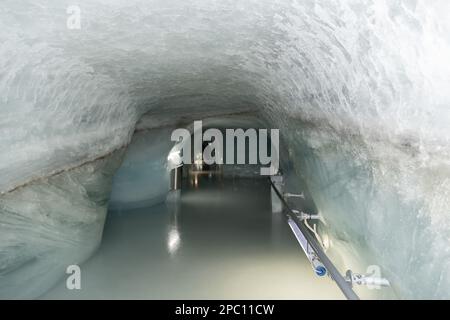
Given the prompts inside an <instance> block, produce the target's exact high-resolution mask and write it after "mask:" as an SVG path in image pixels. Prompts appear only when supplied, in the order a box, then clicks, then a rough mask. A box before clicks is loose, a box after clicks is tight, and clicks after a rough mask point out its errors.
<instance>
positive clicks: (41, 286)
mask: <svg viewBox="0 0 450 320" xmlns="http://www.w3.org/2000/svg"><path fill="white" fill-rule="evenodd" d="M122 157H123V150H122V151H117V152H115V153H114V154H113V155H110V156H109V157H107V158H105V159H102V160H97V161H95V162H92V163H88V164H85V165H83V166H82V167H79V168H76V169H73V170H71V171H69V172H63V173H60V174H57V175H54V176H52V177H49V178H44V179H39V180H37V181H34V182H33V183H31V184H29V185H27V186H26V187H23V188H19V189H17V190H15V191H13V192H10V193H8V194H6V195H3V196H2V197H1V198H0V299H5V298H7V299H11V298H35V297H37V296H39V295H40V294H42V293H44V292H45V291H47V290H48V289H49V287H51V286H52V285H53V284H54V283H55V282H56V281H57V280H58V279H59V278H60V277H62V275H64V273H65V271H66V268H67V266H69V265H71V264H80V263H81V262H83V261H84V260H86V259H87V258H88V257H89V256H90V255H91V254H92V252H93V251H94V250H95V249H96V248H97V246H98V245H99V243H100V240H101V237H102V232H103V225H104V222H105V218H106V210H107V203H108V197H109V192H110V190H111V183H112V176H113V174H114V172H115V171H116V170H117V168H118V166H119V165H120V162H121V159H122Z"/></svg>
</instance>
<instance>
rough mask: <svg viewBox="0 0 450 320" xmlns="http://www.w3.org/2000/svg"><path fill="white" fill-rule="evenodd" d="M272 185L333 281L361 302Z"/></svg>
mask: <svg viewBox="0 0 450 320" xmlns="http://www.w3.org/2000/svg"><path fill="white" fill-rule="evenodd" d="M269 181H270V184H271V186H272V188H273V190H274V191H275V193H276V194H277V196H278V198H280V200H281V202H282V203H283V205H284V206H285V207H286V209H287V211H288V212H287V215H288V216H289V217H290V218H291V219H292V220H293V221H294V222H295V223H296V225H297V226H298V228H299V229H300V231H301V232H302V233H303V235H304V236H305V238H306V240H307V241H308V242H309V244H310V245H311V247H312V248H313V250H314V252H315V253H316V254H317V256H318V257H319V259H320V261H321V262H322V264H323V265H324V266H325V268H326V269H327V271H328V273H329V274H330V276H331V279H333V280H334V281H335V282H336V284H337V285H338V287H339V289H341V291H342V293H343V294H344V295H345V297H346V298H347V299H349V300H359V297H358V295H357V294H356V293H355V292H354V291H353V289H352V287H351V284H349V283H348V282H347V281H346V280H345V278H344V277H343V276H342V275H341V274H340V272H339V271H338V269H337V268H336V267H335V266H334V264H333V262H331V260H330V259H328V257H327V255H326V254H325V252H324V251H323V250H322V246H321V245H320V244H319V243H318V242H317V239H316V238H315V237H313V235H312V234H311V233H310V232H309V231H308V229H307V228H306V226H305V225H304V224H303V223H302V221H301V220H300V219H299V218H298V217H297V215H296V214H295V213H294V212H293V210H292V209H291V207H290V206H289V204H288V203H287V201H286V200H285V199H284V197H283V195H282V194H281V193H280V191H279V190H278V189H277V187H276V186H275V184H274V183H273V181H272V179H270V178H269Z"/></svg>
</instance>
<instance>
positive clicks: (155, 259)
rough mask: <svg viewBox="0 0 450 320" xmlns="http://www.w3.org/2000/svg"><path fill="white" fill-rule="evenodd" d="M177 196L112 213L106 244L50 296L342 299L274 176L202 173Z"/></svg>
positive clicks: (49, 296)
mask: <svg viewBox="0 0 450 320" xmlns="http://www.w3.org/2000/svg"><path fill="white" fill-rule="evenodd" d="M185 187H186V188H184V189H182V192H181V196H180V198H179V201H178V202H175V201H172V202H168V203H167V204H162V205H158V206H154V207H150V208H142V209H135V210H129V211H123V212H115V213H110V214H109V217H108V219H107V223H106V225H105V229H104V236H103V241H102V244H101V246H100V248H99V250H98V252H97V254H95V255H94V256H93V257H92V258H91V259H90V260H89V261H87V262H86V263H84V264H83V265H82V266H81V272H82V280H81V286H82V289H81V290H68V289H66V287H65V280H64V281H61V283H59V284H58V285H57V286H56V287H55V288H53V289H52V290H50V292H48V293H47V294H46V295H44V296H43V298H47V299H80V298H81V299H342V298H343V296H342V294H341V293H340V291H339V289H338V288H337V287H336V286H335V284H334V283H333V282H332V281H331V280H330V279H328V278H317V277H316V276H315V275H314V273H313V271H312V270H311V267H310V265H309V263H308V261H307V259H306V258H305V257H304V256H303V253H302V251H301V249H300V247H299V246H298V244H297V242H296V240H295V238H294V236H293V235H292V234H291V232H290V230H289V227H288V225H287V224H286V223H285V221H284V218H283V217H282V216H281V215H280V214H272V212H271V203H270V186H269V184H268V181H267V179H236V180H235V179H224V180H216V179H215V178H214V177H208V176H205V177H199V180H198V183H197V187H195V186H194V187H189V186H188V185H186V186H185Z"/></svg>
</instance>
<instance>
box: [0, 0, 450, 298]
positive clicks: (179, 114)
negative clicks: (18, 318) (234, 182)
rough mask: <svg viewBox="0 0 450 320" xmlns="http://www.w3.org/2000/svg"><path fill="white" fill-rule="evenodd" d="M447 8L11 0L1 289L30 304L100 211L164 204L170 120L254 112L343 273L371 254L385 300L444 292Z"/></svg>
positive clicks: (392, 0)
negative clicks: (279, 145) (275, 135)
mask: <svg viewBox="0 0 450 320" xmlns="http://www.w3.org/2000/svg"><path fill="white" fill-rule="evenodd" d="M448 12H450V2H448V1H446V0H435V1H423V0H383V1H378V0H377V1H374V0H350V1H338V0H283V1H270V0H245V1H237V0H220V1H218V0H209V1H206V0H205V1H203V0H184V1H177V0H170V1H167V0H164V1H162V0H150V1H143V0H126V1H122V0H114V1H106V0H89V1H88V0H77V1H72V0H70V1H69V0H58V1H51V0H47V1H45V0H33V1H31V0H24V1H20V2H18V1H13V0H3V1H2V4H1V6H0V39H1V40H0V93H1V96H0V99H1V100H0V101H1V103H0V104H1V108H0V146H1V149H2V152H1V153H0V177H1V178H0V192H1V195H0V298H7V299H9V298H37V297H39V296H41V295H42V294H44V293H45V292H46V291H47V290H49V289H50V288H51V287H52V286H53V285H54V284H55V283H56V282H57V281H58V279H60V278H61V277H63V276H64V275H65V270H66V266H67V265H70V264H80V263H83V262H84V261H86V260H87V259H88V258H89V257H90V256H92V254H93V253H94V252H95V250H96V248H97V247H98V246H99V244H100V242H101V239H102V232H103V226H104V223H105V220H106V216H107V210H108V206H109V207H110V208H111V209H112V208H113V207H120V206H122V205H123V204H124V203H130V202H132V203H142V202H146V201H147V202H146V203H147V205H148V204H149V203H151V204H155V203H160V202H162V201H164V199H165V198H166V195H167V191H168V184H169V182H168V176H167V175H166V174H167V170H166V169H167V163H166V158H167V154H168V152H169V151H170V148H171V147H172V146H173V142H171V141H170V132H171V131H172V130H173V129H174V128H177V127H179V126H186V125H189V124H191V123H192V121H194V120H198V119H218V120H217V121H219V122H220V121H223V123H224V125H237V126H239V121H240V120H239V119H243V118H246V119H248V123H251V124H256V123H259V124H258V125H261V124H262V125H263V126H266V127H270V128H279V129H280V139H281V140H282V142H283V146H284V149H283V150H282V152H281V154H280V156H281V158H282V160H283V161H282V162H281V166H282V170H283V171H284V172H285V174H286V175H288V176H289V177H290V179H291V181H294V184H295V183H296V181H300V180H301V181H303V182H302V183H304V185H305V188H307V190H308V192H309V194H310V196H311V198H312V200H313V201H314V204H315V206H316V207H317V210H318V211H319V212H320V214H321V215H322V216H323V219H324V220H325V222H326V230H327V231H326V232H327V234H328V237H329V245H330V251H329V252H330V257H332V260H333V261H335V263H336V265H337V266H338V267H339V269H340V270H342V272H345V270H346V269H350V268H351V269H358V270H360V271H365V270H362V269H365V268H366V267H367V266H371V265H377V266H379V267H380V269H381V272H382V273H383V275H384V276H385V277H386V278H388V279H389V282H390V283H391V291H392V292H390V293H389V294H388V295H384V296H383V294H381V297H389V298H391V297H394V298H402V299H422V298H431V299H444V298H447V299H449V298H450V216H449V214H450V212H449V209H450V125H449V124H450V94H449V90H448V89H449V87H450V64H449V63H448V57H450V21H449V19H448ZM248 123H247V124H248ZM132 141H133V142H132ZM131 142H132V143H131ZM139 150H146V152H143V153H140V152H139ZM130 163H134V164H137V165H136V166H134V167H132V168H129V169H127V165H129V164H130ZM119 168H120V169H119ZM133 170H134V171H133ZM146 185H148V186H149V187H148V188H146V187H145V186H146ZM130 188H131V189H133V188H134V190H133V191H130ZM111 190H112V191H111ZM108 214H109V213H108Z"/></svg>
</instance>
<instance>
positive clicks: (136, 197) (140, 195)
mask: <svg viewBox="0 0 450 320" xmlns="http://www.w3.org/2000/svg"><path fill="white" fill-rule="evenodd" d="M172 130H173V129H172V128H167V127H165V128H161V129H153V130H143V131H137V132H136V133H135V134H134V136H133V139H132V140H131V144H130V146H129V147H128V150H127V153H126V156H125V159H124V161H123V164H122V166H121V167H120V169H119V170H118V171H117V173H116V175H115V176H114V181H113V187H112V191H111V198H110V204H109V208H110V209H111V210H122V209H130V208H141V207H145V206H151V205H154V204H156V203H159V202H163V201H164V200H165V198H166V195H167V192H168V191H169V177H170V172H169V169H168V167H167V155H168V154H169V151H170V149H171V148H172V147H173V145H174V142H172V141H171V140H170V135H171V133H172Z"/></svg>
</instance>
